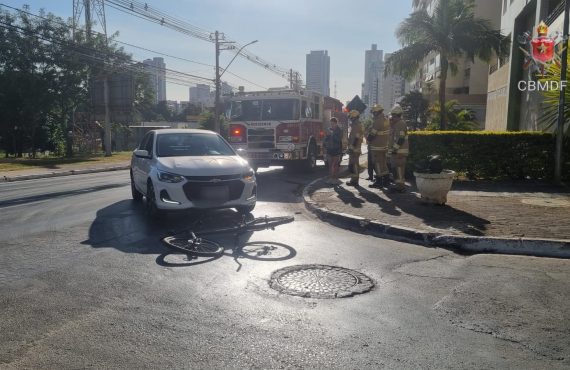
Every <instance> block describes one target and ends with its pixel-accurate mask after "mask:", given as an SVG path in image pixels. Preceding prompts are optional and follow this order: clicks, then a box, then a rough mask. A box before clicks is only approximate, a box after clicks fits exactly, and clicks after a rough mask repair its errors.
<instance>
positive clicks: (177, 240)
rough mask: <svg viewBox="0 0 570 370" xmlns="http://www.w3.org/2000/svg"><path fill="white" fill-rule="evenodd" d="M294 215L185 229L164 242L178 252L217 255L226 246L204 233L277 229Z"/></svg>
mask: <svg viewBox="0 0 570 370" xmlns="http://www.w3.org/2000/svg"><path fill="white" fill-rule="evenodd" d="M294 220H295V217H293V216H283V217H267V216H265V217H258V218H254V219H252V220H246V218H245V216H244V217H243V219H242V220H241V221H240V222H238V223H236V224H235V225H233V226H230V227H225V228H214V229H206V230H201V231H192V230H185V231H183V232H182V233H179V234H176V235H173V236H167V237H165V238H163V239H162V242H163V243H164V244H165V245H166V246H167V247H169V248H172V249H175V250H177V251H178V252H182V253H185V254H190V255H194V256H198V257H217V256H220V255H222V254H223V253H224V247H223V246H221V245H220V244H219V243H217V242H215V241H213V240H209V239H205V238H203V236H204V235H213V234H233V235H235V236H236V238H239V236H241V235H243V234H247V233H249V232H255V231H261V230H275V227H277V226H279V225H284V224H288V223H291V222H293V221H294Z"/></svg>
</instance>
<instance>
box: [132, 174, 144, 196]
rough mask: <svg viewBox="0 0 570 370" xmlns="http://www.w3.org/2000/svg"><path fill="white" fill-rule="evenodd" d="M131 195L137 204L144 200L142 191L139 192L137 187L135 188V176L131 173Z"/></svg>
mask: <svg viewBox="0 0 570 370" xmlns="http://www.w3.org/2000/svg"><path fill="white" fill-rule="evenodd" d="M131 195H132V197H133V200H134V201H135V202H140V201H141V200H142V198H143V195H142V193H141V192H140V191H138V190H137V187H136V186H135V182H134V180H133V174H132V173H131Z"/></svg>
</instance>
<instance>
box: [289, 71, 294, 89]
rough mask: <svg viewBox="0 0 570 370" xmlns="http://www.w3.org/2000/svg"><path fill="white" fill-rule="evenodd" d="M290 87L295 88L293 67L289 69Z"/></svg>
mask: <svg viewBox="0 0 570 370" xmlns="http://www.w3.org/2000/svg"><path fill="white" fill-rule="evenodd" d="M289 88H290V89H291V90H293V68H291V69H290V70H289Z"/></svg>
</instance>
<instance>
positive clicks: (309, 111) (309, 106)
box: [226, 90, 348, 171]
mask: <svg viewBox="0 0 570 370" xmlns="http://www.w3.org/2000/svg"><path fill="white" fill-rule="evenodd" d="M342 106H343V104H342V103H341V102H340V101H339V100H337V99H334V98H331V97H328V96H323V95H321V94H318V93H315V92H312V91H306V90H273V91H272V90H269V91H257V92H240V93H238V94H237V95H236V96H234V97H233V98H232V99H231V104H230V106H229V109H228V111H227V112H226V115H227V117H228V118H230V124H229V130H228V132H229V137H228V141H229V142H230V143H231V144H232V146H233V147H234V148H235V149H236V150H237V151H238V153H242V155H243V156H244V157H246V158H247V159H248V162H249V164H250V165H251V166H252V167H253V168H254V169H255V170H257V168H259V167H269V166H285V167H295V168H303V169H305V170H307V171H311V170H314V169H315V167H316V165H317V160H319V159H325V154H326V153H325V148H324V139H325V136H326V134H327V132H328V130H329V127H330V123H329V121H330V119H331V118H332V117H336V118H337V120H338V122H339V125H340V127H341V128H342V130H343V132H344V133H345V137H346V132H347V130H348V119H347V116H346V113H345V112H343V110H342Z"/></svg>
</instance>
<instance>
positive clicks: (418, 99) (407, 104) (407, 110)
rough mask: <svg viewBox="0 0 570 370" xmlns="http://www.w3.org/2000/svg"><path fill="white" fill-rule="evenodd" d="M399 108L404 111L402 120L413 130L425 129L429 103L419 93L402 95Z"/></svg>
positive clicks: (413, 92) (412, 92) (411, 92)
mask: <svg viewBox="0 0 570 370" xmlns="http://www.w3.org/2000/svg"><path fill="white" fill-rule="evenodd" d="M400 106H401V107H402V109H403V110H404V119H405V120H406V122H408V125H409V126H411V127H412V128H413V129H414V130H420V129H423V128H425V127H426V125H427V118H428V113H429V112H428V110H429V102H428V100H427V99H426V98H425V97H424V96H423V94H422V93H421V92H419V91H410V92H409V93H407V94H406V95H404V97H403V99H402V101H401V102H400Z"/></svg>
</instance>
